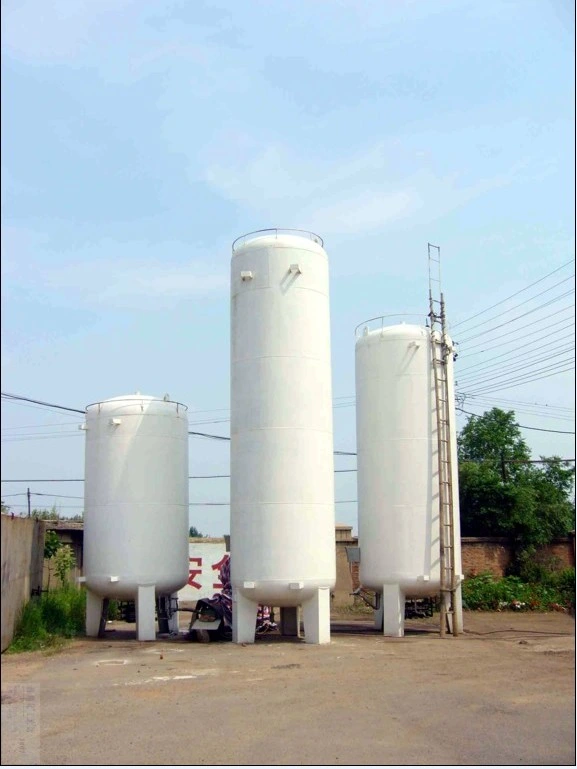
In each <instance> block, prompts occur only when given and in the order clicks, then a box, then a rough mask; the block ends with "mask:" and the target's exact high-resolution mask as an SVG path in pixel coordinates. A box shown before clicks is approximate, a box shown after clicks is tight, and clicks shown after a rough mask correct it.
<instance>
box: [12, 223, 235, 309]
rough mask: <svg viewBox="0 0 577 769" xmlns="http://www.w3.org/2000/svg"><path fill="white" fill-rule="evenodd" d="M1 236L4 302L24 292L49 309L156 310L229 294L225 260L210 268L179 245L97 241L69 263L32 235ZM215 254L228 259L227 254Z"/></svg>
mask: <svg viewBox="0 0 577 769" xmlns="http://www.w3.org/2000/svg"><path fill="white" fill-rule="evenodd" d="M4 236H5V237H4V240H5V246H4V248H5V250H4V253H5V255H6V256H5V258H4V259H3V260H2V261H3V263H2V271H3V275H4V278H5V279H4V281H3V286H2V288H3V292H4V294H5V296H11V295H12V296H13V295H14V294H15V292H18V291H23V292H25V293H26V295H27V296H28V297H30V296H37V297H39V298H41V300H42V301H50V303H52V304H54V305H61V306H75V307H78V306H84V307H102V306H105V307H111V308H115V309H126V308H129V309H136V310H139V309H140V310H156V309H160V308H164V307H166V306H168V305H169V304H174V302H178V301H182V300H185V299H187V298H190V297H196V298H199V297H204V296H207V295H213V294H221V293H224V292H226V291H227V290H228V283H229V275H228V260H227V259H226V260H225V259H224V258H223V259H222V261H220V263H218V264H211V262H210V260H209V259H208V258H207V257H206V256H198V255H195V254H194V253H192V254H191V253H190V251H191V249H190V247H189V246H188V245H186V244H182V243H160V244H146V243H140V242H131V243H120V244H119V243H115V242H112V241H102V242H101V243H98V244H95V245H92V246H90V247H87V248H84V249H82V250H81V251H79V252H78V253H77V254H76V255H75V256H74V257H72V256H71V255H70V254H67V253H65V254H63V255H61V254H57V253H56V252H55V251H53V250H52V249H51V248H50V246H48V244H47V243H45V242H43V239H42V237H41V236H38V235H36V234H34V233H30V234H29V235H28V236H27V235H26V233H25V232H21V231H19V230H15V231H13V232H10V233H4ZM218 253H219V254H220V253H223V254H224V253H226V254H227V255H228V249H226V250H225V249H224V248H221V249H220V250H219V251H218ZM159 254H160V256H159ZM165 255H166V256H165Z"/></svg>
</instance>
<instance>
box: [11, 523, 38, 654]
mask: <svg viewBox="0 0 577 769" xmlns="http://www.w3.org/2000/svg"><path fill="white" fill-rule="evenodd" d="M1 518H2V530H1V536H2V546H1V550H2V607H1V620H2V622H1V625H2V627H1V636H2V638H1V640H2V648H1V650H2V651H4V649H6V648H7V647H8V646H9V645H10V642H11V641H12V638H13V637H14V629H15V625H16V621H17V619H18V615H19V613H20V610H21V609H22V607H23V606H24V604H25V603H26V602H27V601H28V600H29V599H30V597H31V595H32V591H33V590H34V591H40V590H41V588H42V565H43V560H44V523H43V522H42V521H36V520H34V519H33V518H12V517H11V516H9V515H2V516H1Z"/></svg>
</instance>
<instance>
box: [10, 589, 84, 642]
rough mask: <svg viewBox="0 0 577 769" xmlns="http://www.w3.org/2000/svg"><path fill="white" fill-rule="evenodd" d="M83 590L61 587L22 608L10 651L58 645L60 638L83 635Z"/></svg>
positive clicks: (33, 599)
mask: <svg viewBox="0 0 577 769" xmlns="http://www.w3.org/2000/svg"><path fill="white" fill-rule="evenodd" d="M85 619H86V592H85V591H84V590H77V589H75V588H70V587H69V588H62V589H59V590H52V591H51V592H49V593H44V594H43V595H41V596H39V597H35V598H32V599H31V600H30V601H28V603H27V604H26V605H25V606H24V607H23V609H22V612H21V613H20V617H19V620H18V623H17V626H16V632H15V633H14V640H13V641H12V643H11V645H10V647H9V648H8V651H9V652H23V651H34V650H36V649H43V648H47V647H51V646H57V645H59V644H61V643H62V641H63V639H66V638H74V637H75V636H79V635H83V633H84V625H85Z"/></svg>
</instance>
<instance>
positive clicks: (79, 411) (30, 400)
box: [0, 393, 85, 414]
mask: <svg viewBox="0 0 577 769" xmlns="http://www.w3.org/2000/svg"><path fill="white" fill-rule="evenodd" d="M0 395H1V397H2V398H3V399H4V400H9V401H11V400H13V401H23V402H26V403H32V404H38V405H40V406H48V407H50V408H51V409H60V410H61V411H73V412H74V413H76V414H84V413H85V411H84V409H74V408H71V407H69V406H59V405H57V404H56V403H46V402H45V401H38V400H34V398H26V397H24V396H23V395H14V394H12V393H0Z"/></svg>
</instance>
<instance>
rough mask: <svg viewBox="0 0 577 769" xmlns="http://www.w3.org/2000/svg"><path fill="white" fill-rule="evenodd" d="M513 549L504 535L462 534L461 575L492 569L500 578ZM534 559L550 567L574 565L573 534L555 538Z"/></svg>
mask: <svg viewBox="0 0 577 769" xmlns="http://www.w3.org/2000/svg"><path fill="white" fill-rule="evenodd" d="M513 556H514V551H513V546H512V544H511V542H510V541H509V540H508V539H507V538H506V537H463V538H462V539H461V557H462V559H463V574H464V575H465V576H466V577H470V576H473V575H475V574H482V573H483V572H491V574H493V575H494V576H495V577H503V576H504V575H505V574H506V572H507V568H508V567H509V565H510V564H511V563H512V561H513ZM535 558H536V560H537V561H539V562H541V563H543V565H546V566H547V567H548V568H550V569H565V568H567V567H568V566H575V536H574V535H572V536H571V537H566V538H563V539H557V540H555V541H554V542H553V543H552V544H551V545H547V546H546V547H543V548H540V549H539V550H538V551H537V554H536V556H535Z"/></svg>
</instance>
